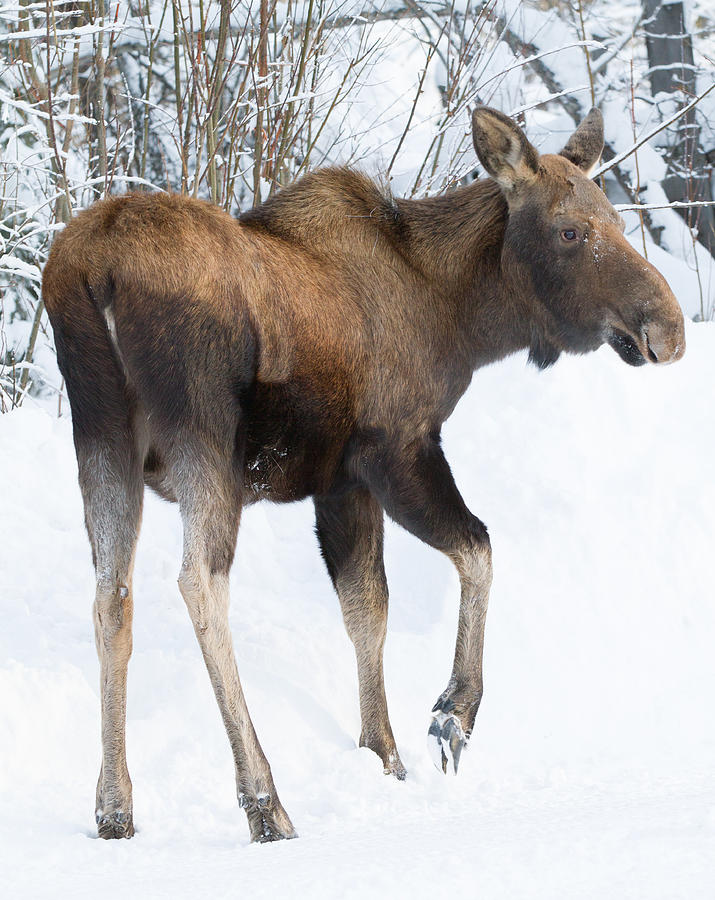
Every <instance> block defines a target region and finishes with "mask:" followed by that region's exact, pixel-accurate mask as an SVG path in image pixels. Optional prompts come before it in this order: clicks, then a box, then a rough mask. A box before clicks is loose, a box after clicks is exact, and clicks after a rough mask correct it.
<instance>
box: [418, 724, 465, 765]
mask: <svg viewBox="0 0 715 900" xmlns="http://www.w3.org/2000/svg"><path fill="white" fill-rule="evenodd" d="M467 740H468V738H467V736H466V735H465V733H464V729H463V728H462V724H461V722H460V721H459V719H458V718H457V717H456V716H455V715H453V714H452V713H449V712H443V711H441V710H440V711H438V712H435V714H434V718H433V719H432V722H431V723H430V727H429V730H428V731H427V743H428V746H429V751H430V756H431V757H432V762H433V763H434V764H435V766H436V767H437V768H438V769H439V770H440V771H441V772H444V774H445V775H446V774H447V770H448V768H449V763H450V760H451V763H452V768H453V769H454V774H455V775H456V774H457V769H458V768H459V758H460V756H461V755H462V750H464V748H465V747H466V746H467Z"/></svg>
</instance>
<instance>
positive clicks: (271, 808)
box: [238, 794, 298, 844]
mask: <svg viewBox="0 0 715 900" xmlns="http://www.w3.org/2000/svg"><path fill="white" fill-rule="evenodd" d="M238 805H239V806H240V807H241V808H242V809H245V811H246V815H247V816H248V828H249V830H250V832H251V840H252V841H254V842H255V843H258V844H269V843H271V842H272V841H284V840H291V839H292V838H296V837H298V835H297V833H296V830H295V828H293V823H292V822H291V820H290V819H289V818H288V813H287V812H286V811H285V810H284V809H283V807H282V806H281V803H280V801H279V800H278V798H276V799H275V800H272V799H271V797H270V796H269V795H268V794H259V795H258V797H250V796H248V794H239V797H238Z"/></svg>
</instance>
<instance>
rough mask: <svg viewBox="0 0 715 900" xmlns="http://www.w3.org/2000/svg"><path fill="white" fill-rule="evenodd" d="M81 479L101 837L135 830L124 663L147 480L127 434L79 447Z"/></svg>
mask: <svg viewBox="0 0 715 900" xmlns="http://www.w3.org/2000/svg"><path fill="white" fill-rule="evenodd" d="M77 457H78V463H79V482H80V487H81V490H82V495H83V499H84V508H85V521H86V525H87V531H88V533H89V538H90V543H91V545H92V556H93V559H94V566H95V572H96V581H97V586H96V595H95V601H94V609H93V613H94V631H95V641H96V645H97V654H98V656H99V663H100V692H101V705H102V765H101V769H100V772H99V780H98V782H97V796H96V805H95V815H96V820H97V829H98V832H99V836H100V837H101V838H130V837H132V835H133V834H134V822H133V810H132V783H131V779H130V778H129V771H128V769H127V758H126V746H125V732H126V693H127V666H128V663H129V657H130V656H131V652H132V613H133V598H132V569H133V565H134V550H135V547H136V542H137V537H138V534H139V526H140V522H141V509H142V495H143V490H144V487H143V484H142V480H141V470H140V465H139V461H138V459H137V458H136V453H135V451H134V448H133V447H132V446H131V444H130V439H129V438H128V437H126V438H119V437H117V438H116V440H115V441H114V442H113V443H110V442H109V441H108V442H107V443H104V444H100V443H95V444H94V445H93V446H91V447H89V446H87V444H86V443H83V442H81V443H79V444H78V452H77Z"/></svg>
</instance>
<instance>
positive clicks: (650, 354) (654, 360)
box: [645, 334, 658, 363]
mask: <svg viewBox="0 0 715 900" xmlns="http://www.w3.org/2000/svg"><path fill="white" fill-rule="evenodd" d="M645 345H646V347H647V348H648V359H649V360H650V361H651V362H652V363H657V362H658V354H657V353H656V352H655V350H654V349H653V348H652V347H651V344H650V341H649V340H648V335H647V334H646V336H645Z"/></svg>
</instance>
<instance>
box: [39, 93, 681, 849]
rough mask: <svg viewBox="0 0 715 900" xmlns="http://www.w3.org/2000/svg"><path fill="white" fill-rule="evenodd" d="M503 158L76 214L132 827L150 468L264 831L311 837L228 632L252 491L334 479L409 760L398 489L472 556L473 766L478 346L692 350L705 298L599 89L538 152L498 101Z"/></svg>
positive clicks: (323, 488)
mask: <svg viewBox="0 0 715 900" xmlns="http://www.w3.org/2000/svg"><path fill="white" fill-rule="evenodd" d="M474 140H475V147H476V150H477V153H478V155H479V156H480V159H481V160H482V162H483V163H484V165H485V166H486V168H487V170H488V172H489V173H490V174H491V175H492V177H493V179H494V180H487V181H478V182H475V183H473V184H471V185H470V186H468V187H463V188H460V189H459V190H456V191H454V192H452V193H449V194H446V195H444V196H441V197H435V198H432V199H427V200H416V201H415V200H412V201H408V200H400V199H394V198H392V197H390V196H388V195H386V194H385V193H384V192H382V191H380V190H379V189H378V187H377V186H376V185H375V184H374V183H373V182H372V181H371V180H370V179H368V178H366V177H365V176H364V175H362V174H360V173H357V172H354V171H350V170H348V169H327V170H324V171H321V172H316V173H314V174H312V175H309V176H307V177H305V178H304V179H302V180H301V181H299V182H297V183H296V184H294V185H292V186H291V187H289V188H286V189H285V190H283V191H281V192H279V193H278V194H276V195H275V196H274V197H273V198H271V199H270V200H269V201H268V202H266V203H265V204H264V205H263V206H261V207H259V208H257V209H255V210H252V211H250V212H248V213H246V214H245V215H243V216H242V217H241V218H240V219H239V220H235V219H233V218H231V217H230V216H228V215H227V214H226V213H224V212H222V211H221V210H219V209H217V208H216V207H213V206H211V205H210V204H207V203H204V202H201V201H197V200H191V199H188V198H185V197H180V196H175V195H166V194H164V195H153V196H149V195H144V194H129V195H126V196H122V197H116V198H109V199H106V200H104V201H102V202H100V203H97V204H95V205H94V206H93V207H91V208H90V209H88V210H86V211H84V212H83V213H81V214H80V215H79V216H77V218H76V219H74V220H73V221H72V222H71V223H70V224H69V225H68V226H67V228H66V229H65V230H64V231H63V232H62V233H61V234H60V235H59V236H58V237H57V239H56V241H55V244H54V246H53V248H52V252H51V254H50V259H49V261H48V264H47V267H46V269H45V274H44V282H43V293H44V299H45V302H46V305H47V309H48V312H49V315H50V319H51V322H52V325H53V328H54V331H55V336H56V343H57V352H58V360H59V364H60V368H61V370H62V372H63V374H64V376H65V379H66V381H67V388H68V393H69V397H70V402H71V405H72V414H73V425H74V435H75V444H76V448H77V455H78V460H79V466H80V483H81V485H82V490H83V496H84V500H85V511H86V517H87V527H88V531H89V535H90V542H91V544H92V549H93V557H94V561H95V567H96V569H97V600H96V604H95V620H96V623H97V646H98V650H99V652H100V659H101V662H102V685H103V694H102V714H103V746H104V751H103V763H102V771H101V773H100V780H99V785H98V790H97V819H98V823H99V828H100V834H102V835H103V836H105V837H117V836H130V834H131V833H132V830H133V825H132V800H131V782H130V781H129V776H128V772H127V769H126V759H125V756H124V702H125V700H124V698H125V681H126V666H127V662H128V658H129V653H130V650H131V603H132V598H131V561H132V558H133V553H134V546H135V543H136V537H137V534H138V529H139V520H140V515H141V494H142V487H143V484H144V483H146V484H148V485H149V486H151V487H153V488H154V489H156V490H157V491H159V493H161V494H162V496H164V497H166V498H167V499H171V500H177V501H178V502H179V505H180V508H181V513H182V518H183V522H184V534H185V542H184V561H183V565H182V569H181V575H180V578H179V584H180V588H181V591H182V594H183V596H184V598H185V600H186V603H187V607H188V610H189V613H190V615H191V617H192V621H193V623H194V627H195V630H196V634H197V638H198V640H199V643H200V645H201V649H202V652H203V654H204V658H205V660H206V664H207V667H208V670H209V674H210V677H211V681H212V684H213V686H214V689H215V692H216V696H217V699H218V702H219V705H220V707H221V712H222V715H223V719H224V722H225V725H226V729H227V732H228V735H229V739H230V742H231V746H232V749H233V753H234V758H235V761H236V775H237V785H238V792H239V798H240V802H241V805H242V806H243V807H244V808H245V809H246V811H247V812H248V815H249V824H250V827H251V834H252V837H253V838H254V839H257V840H272V839H275V838H277V837H290V836H292V834H293V827H292V825H291V823H290V820H289V819H288V816H287V815H286V813H285V810H283V807H282V806H281V804H280V801H279V800H278V797H277V794H276V791H275V787H274V785H273V781H272V777H271V774H270V768H269V766H268V763H267V761H266V759H265V756H264V755H263V752H262V750H261V748H260V745H259V743H258V740H257V738H256V735H255V732H254V730H253V726H252V724H251V721H250V717H249V715H248V710H247V708H246V705H245V700H244V698H243V693H242V690H241V685H240V681H239V679H238V673H237V671H236V666H235V660H234V658H233V650H232V647H231V637H230V632H229V629H228V619H227V606H228V571H229V569H230V566H231V562H232V559H233V553H234V546H235V541H236V534H237V531H238V526H239V520H240V513H241V508H242V507H243V506H244V505H245V504H247V503H251V502H254V501H255V500H258V499H261V498H269V499H273V500H279V501H290V500H294V499H298V498H301V497H305V496H313V497H314V499H315V505H316V517H317V532H318V536H319V539H320V542H321V547H322V550H323V554H324V556H325V559H326V563H327V565H328V570H329V572H330V575H331V577H332V579H333V581H334V583H335V586H336V589H337V591H338V594H339V597H340V601H341V605H342V609H343V614H344V617H345V622H346V626H347V629H348V632H349V634H350V637H351V639H352V640H353V643H354V644H355V648H356V654H357V660H358V675H359V682H360V704H361V713H362V722H363V727H362V735H361V743H364V744H365V745H366V746H369V747H371V748H372V749H373V750H375V751H376V752H377V753H378V754H379V756H380V757H381V759H382V760H383V763H384V766H385V769H386V771H390V772H392V773H393V774H395V775H397V776H398V777H404V767H403V766H402V763H401V762H400V759H399V755H398V752H397V748H396V746H395V741H394V737H393V734H392V730H391V727H390V723H389V719H388V715H387V703H386V699H385V691H384V684H383V676H382V646H383V643H384V639H385V629H386V616H387V586H386V582H385V576H384V569H383V565H382V511H383V510H385V511H386V512H387V513H388V514H389V515H390V516H391V517H392V518H394V519H395V520H396V521H397V522H399V523H400V524H402V525H404V526H405V527H406V528H408V529H409V530H410V531H412V532H413V533H414V534H416V535H417V536H418V537H420V538H421V539H422V540H424V541H426V542H427V543H429V544H431V545H432V546H434V547H436V548H438V549H440V550H442V551H443V552H445V553H447V554H448V555H449V557H450V558H451V559H452V560H453V562H454V563H455V565H456V567H457V570H458V572H459V575H460V580H461V584H462V592H461V605H460V618H459V629H458V635H457V646H456V652H455V661H454V667H453V673H452V678H451V679H450V683H449V685H448V687H447V689H446V690H445V691H444V692H443V694H442V695H441V696H440V698H439V700H438V702H437V704H436V706H435V709H434V712H435V720H434V722H433V724H432V726H431V727H430V734H431V735H432V737H433V738H434V740H435V743H436V746H437V749H438V752H440V753H441V754H442V761H441V764H442V766H443V767H445V768H446V765H447V762H448V759H449V758H450V757H451V761H452V763H453V765H454V768H455V770H456V766H457V762H458V760H459V753H460V752H461V747H462V746H463V744H464V742H465V741H466V739H467V738H468V736H469V734H470V732H471V729H472V726H473V723H474V717H475V715H476V712H477V708H478V706H479V701H480V698H481V693H482V672H481V657H482V645H483V633H484V619H485V615H486V608H487V600H488V594H489V585H490V583H491V551H490V545H489V538H488V536H487V532H486V528H485V527H484V525H483V524H482V523H481V522H480V521H479V520H478V519H477V518H476V517H475V516H473V515H472V514H471V513H470V512H469V510H468V509H467V508H466V506H465V505H464V502H463V501H462V499H461V497H460V495H459V492H458V491H457V488H456V486H455V485H454V482H453V480H452V477H451V473H450V471H449V466H448V465H447V462H446V460H445V459H444V456H443V454H442V451H441V449H440V446H439V432H440V428H441V425H442V423H443V422H444V420H445V419H446V418H447V417H448V416H449V415H450V413H451V412H452V410H453V408H454V406H455V404H456V403H457V401H458V399H459V397H460V396H461V395H462V394H463V393H464V391H465V390H466V388H467V386H468V384H469V382H470V379H471V377H472V373H473V371H474V370H475V369H476V368H479V367H480V366H482V365H484V364H486V363H488V362H492V361H494V360H497V359H500V358H501V357H503V356H505V355H507V354H509V353H513V352H514V351H516V350H518V349H520V348H524V347H527V348H529V351H530V356H531V359H532V360H533V361H534V362H535V363H536V364H537V365H540V366H545V365H549V364H551V363H552V362H554V361H555V360H556V358H557V357H558V355H559V354H560V353H561V352H563V351H572V352H586V351H588V350H591V349H594V348H595V347H597V346H599V345H600V344H601V343H603V342H604V341H608V342H609V343H611V344H612V345H613V346H614V348H615V349H616V350H617V351H618V352H619V353H620V355H621V356H622V357H623V358H624V359H625V360H626V361H628V362H631V363H633V364H640V363H641V362H644V361H645V360H646V359H650V360H651V361H656V360H657V361H672V360H674V359H677V358H679V356H680V355H682V352H683V350H684V346H685V345H684V339H683V322H682V315H681V313H680V310H679V308H678V306H677V303H676V301H675V299H674V298H673V296H672V294H671V292H670V290H669V289H668V287H667V285H666V284H665V281H664V280H663V278H662V277H661V276H660V275H659V274H658V272H657V271H656V270H655V269H654V268H653V267H652V266H650V265H649V264H648V263H647V262H646V261H645V260H643V259H642V258H641V257H640V256H638V254H637V253H635V251H634V250H632V249H631V247H630V246H629V245H628V243H627V242H626V241H625V239H624V238H623V236H622V234H621V224H620V219H619V217H618V215H617V213H616V212H615V211H614V210H613V208H612V207H611V206H610V204H609V203H608V201H607V200H606V198H605V197H604V196H603V194H602V193H601V192H600V191H599V189H598V188H597V187H596V186H595V185H594V184H592V183H591V182H590V181H589V180H588V179H587V178H586V177H585V175H584V174H583V172H582V171H581V170H580V169H579V168H577V166H576V165H574V162H576V163H578V165H580V166H582V167H583V169H584V170H585V169H587V168H589V167H590V166H591V165H592V164H593V162H594V161H595V159H597V157H598V155H599V153H600V148H601V145H602V123H601V120H600V116H599V115H598V114H597V113H595V112H594V113H592V114H591V115H590V116H589V118H588V119H587V120H586V121H585V123H584V126H583V128H582V129H579V130H577V132H576V133H575V134H574V136H573V137H572V138H571V140H570V141H569V144H568V145H567V147H566V148H565V151H564V152H565V154H566V155H568V156H569V159H570V160H572V161H569V160H567V159H566V158H565V157H562V156H544V157H541V158H540V157H539V156H538V154H537V152H536V151H535V150H534V148H533V147H532V146H531V145H530V144H529V143H528V141H527V139H526V137H525V136H524V135H523V133H522V132H521V131H520V130H519V129H518V128H517V127H516V126H515V125H514V124H513V123H512V122H511V120H509V119H508V118H507V117H505V116H503V115H502V114H500V113H497V112H496V111H493V110H488V109H479V110H477V111H476V112H475V119H474Z"/></svg>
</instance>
